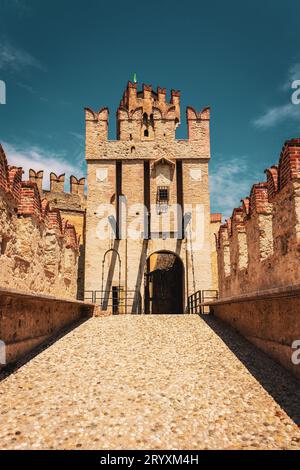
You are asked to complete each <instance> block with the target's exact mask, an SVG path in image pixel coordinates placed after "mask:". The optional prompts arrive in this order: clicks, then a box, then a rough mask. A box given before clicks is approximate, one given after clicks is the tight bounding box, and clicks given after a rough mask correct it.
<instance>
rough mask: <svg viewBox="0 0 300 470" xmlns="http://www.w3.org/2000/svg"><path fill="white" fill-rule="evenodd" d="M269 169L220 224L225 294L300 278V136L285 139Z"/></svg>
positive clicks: (221, 275) (221, 276)
mask: <svg viewBox="0 0 300 470" xmlns="http://www.w3.org/2000/svg"><path fill="white" fill-rule="evenodd" d="M265 173H266V177H267V181H266V182H260V183H257V184H254V185H253V187H252V190H251V193H250V195H249V197H246V198H245V199H243V200H242V204H241V206H240V207H238V208H235V209H234V210H233V212H232V216H231V218H230V219H228V220H227V221H226V223H225V224H223V225H222V226H221V227H220V230H219V233H218V237H217V252H218V271H219V289H220V297H221V298H227V297H234V296H237V295H240V294H244V293H249V292H257V291H262V290H266V289H270V288H276V287H284V286H292V285H296V284H298V283H299V281H300V274H299V262H300V138H299V139H298V138H297V139H293V140H289V141H287V142H285V144H284V147H283V149H282V152H281V155H280V160H279V164H278V166H276V165H274V166H272V167H271V168H268V169H267V170H266V171H265Z"/></svg>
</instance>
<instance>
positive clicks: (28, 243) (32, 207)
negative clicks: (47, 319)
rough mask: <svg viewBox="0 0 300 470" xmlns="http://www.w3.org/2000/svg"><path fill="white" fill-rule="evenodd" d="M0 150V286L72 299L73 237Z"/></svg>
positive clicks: (75, 258) (76, 247) (75, 256)
mask: <svg viewBox="0 0 300 470" xmlns="http://www.w3.org/2000/svg"><path fill="white" fill-rule="evenodd" d="M22 175H23V170H22V168H16V167H11V166H8V164H7V159H6V156H5V153H4V150H3V148H2V147H1V146H0V218H1V219H0V262H1V270H0V285H1V286H2V287H7V288H8V287H10V288H13V289H19V290H21V291H24V292H32V293H44V294H53V295H56V296H58V297H64V298H76V296H77V276H78V256H79V243H78V235H77V233H76V230H75V228H74V226H73V225H72V224H70V223H69V222H68V220H65V219H62V216H61V212H60V210H59V209H57V208H55V207H52V206H51V205H50V204H49V202H48V201H47V199H42V198H41V193H40V190H39V186H38V185H37V184H36V182H33V181H32V180H29V181H23V180H22Z"/></svg>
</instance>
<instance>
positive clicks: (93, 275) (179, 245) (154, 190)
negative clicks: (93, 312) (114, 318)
mask: <svg viewBox="0 0 300 470" xmlns="http://www.w3.org/2000/svg"><path fill="white" fill-rule="evenodd" d="M85 116H86V160H87V174H88V176H87V185H88V195H87V218H86V254H85V292H86V297H85V298H86V300H91V301H94V302H96V303H99V304H100V305H101V306H102V308H103V310H106V309H115V310H116V309H119V311H120V312H121V311H122V310H123V311H126V312H128V313H142V312H145V313H165V312H169V313H183V312H184V311H185V307H186V305H187V299H188V297H189V295H191V294H192V293H193V292H195V290H202V291H203V290H211V289H216V288H217V279H216V269H215V267H214V266H212V265H213V261H212V259H213V258H212V252H215V243H214V241H212V231H213V232H214V231H215V230H216V224H218V223H220V222H221V217H220V216H213V217H212V218H211V215H210V197H209V176H208V163H209V159H210V109H209V108H205V109H203V110H202V111H201V112H200V113H197V112H196V111H195V110H194V109H193V108H190V107H189V108H187V111H186V117H187V126H188V139H187V140H177V139H176V129H177V127H178V126H179V125H180V120H181V113H180V92H179V91H174V90H172V91H171V99H170V101H169V102H168V100H167V96H166V89H164V88H159V87H158V88H157V90H156V91H154V90H153V89H152V87H151V86H148V85H143V88H142V90H140V91H138V89H137V84H135V83H131V82H129V83H128V85H127V88H126V90H125V92H124V94H123V97H122V100H121V102H120V106H119V108H118V110H117V140H114V141H109V140H108V117H109V110H108V109H107V108H103V109H101V110H100V111H99V112H94V111H92V110H91V109H89V108H87V109H86V111H85ZM104 208H107V209H106V212H107V213H105V209H104ZM196 208H198V209H199V210H198V212H199V214H198V215H199V217H198V219H197V220H196V215H195V211H196ZM103 219H105V220H107V219H110V220H111V224H110V227H109V226H108V227H105V224H103ZM166 221H168V224H167V227H166V223H165V222H166ZM133 225H134V228H135V233H134V236H131V232H132V230H131V229H132V226H133ZM196 225H197V227H196ZM165 227H166V228H165ZM105 229H106V230H107V233H106V236H104V232H105ZM191 230H193V231H196V230H198V232H197V235H198V234H199V237H198V238H201V246H199V247H198V246H196V243H197V242H199V239H197V237H194V240H193V239H192V237H191V236H189V233H190V231H191ZM193 243H194V246H193ZM214 262H215V259H214ZM101 271H102V272H101Z"/></svg>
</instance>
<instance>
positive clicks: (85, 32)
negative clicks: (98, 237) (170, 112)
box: [0, 0, 300, 215]
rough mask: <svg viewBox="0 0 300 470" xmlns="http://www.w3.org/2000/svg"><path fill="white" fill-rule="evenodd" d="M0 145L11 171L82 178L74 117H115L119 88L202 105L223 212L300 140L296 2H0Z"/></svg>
mask: <svg viewBox="0 0 300 470" xmlns="http://www.w3.org/2000/svg"><path fill="white" fill-rule="evenodd" d="M0 16H1V22H0V80H4V81H5V83H6V86H7V104H6V105H0V141H1V142H2V143H3V145H4V148H5V150H6V152H7V154H8V157H9V160H10V163H14V164H18V165H23V166H24V168H25V169H26V170H27V169H28V168H29V167H33V168H35V169H36V170H40V169H45V170H46V171H47V170H52V169H53V170H54V171H56V172H58V173H63V172H66V173H67V175H69V174H70V173H75V174H76V175H77V176H81V175H82V174H83V173H84V172H85V162H84V114H83V108H84V107H85V106H89V107H92V108H95V109H97V110H98V109H100V108H101V107H103V106H108V107H109V108H110V119H111V120H110V137H111V138H114V133H115V111H116V108H117V106H118V103H119V101H120V98H121V95H122V92H123V89H124V87H125V86H126V83H127V81H128V80H129V79H131V78H132V76H133V73H134V72H136V73H137V77H138V81H139V82H140V83H142V82H145V83H148V84H152V85H153V87H156V86H157V85H159V86H162V87H167V88H168V90H170V89H171V88H175V89H180V90H181V93H182V118H183V124H182V126H181V129H180V130H179V132H178V137H179V138H185V137H186V127H185V123H184V121H185V107H186V106H187V105H191V106H193V107H195V108H196V109H198V110H200V109H202V108H203V107H204V106H207V105H210V106H211V108H212V161H211V165H210V172H211V191H212V210H214V211H222V212H223V213H225V215H228V214H230V212H231V210H232V208H233V207H234V206H237V205H239V201H240V198H241V197H243V196H246V195H247V194H248V193H249V190H250V188H251V185H252V184H253V183H254V182H256V181H259V180H264V174H263V171H264V169H265V168H266V167H267V166H269V165H271V164H274V163H276V162H277V161H278V157H279V153H280V150H281V146H282V144H283V142H284V141H285V140H286V139H289V138H292V137H296V136H299V135H300V105H298V106H296V105H292V104H291V94H292V90H291V83H292V81H293V80H295V79H299V80H300V44H299V17H300V2H299V1H296V0H295V1H294V0H286V1H285V2H282V1H276V0H275V1H269V0H264V1H263V2H262V1H261V0H260V1H257V0H252V1H246V0H245V1H243V2H241V1H235V0H228V1H226V2H223V1H221V0H218V1H217V0H211V1H210V2H207V1H205V2H204V1H202V0H198V1H190V0H186V1H185V2H174V1H163V0H161V1H159V2H158V1H156V0H153V1H152V2H138V3H137V2H136V3H134V2H125V1H124V2H118V1H114V2H108V1H106V2H104V1H102V0H85V1H83V0H77V1H76V0H60V1H58V0H51V1H50V0H43V1H40V0H0Z"/></svg>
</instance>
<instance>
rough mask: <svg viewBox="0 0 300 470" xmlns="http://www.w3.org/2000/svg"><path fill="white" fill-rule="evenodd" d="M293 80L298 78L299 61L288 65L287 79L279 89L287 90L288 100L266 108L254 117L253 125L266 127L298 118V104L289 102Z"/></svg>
mask: <svg viewBox="0 0 300 470" xmlns="http://www.w3.org/2000/svg"><path fill="white" fill-rule="evenodd" d="M295 80H300V63H296V64H294V65H292V66H291V67H290V69H289V71H288V74H287V79H286V81H285V83H284V84H283V86H282V87H281V88H280V89H281V91H284V92H289V94H290V96H289V97H288V102H286V104H283V105H279V106H273V107H270V108H269V109H267V110H266V111H265V112H264V113H263V114H262V115H261V116H259V117H258V118H256V119H254V121H253V124H254V126H255V127H257V128H260V129H268V128H271V127H275V126H277V125H278V124H280V123H282V122H284V121H286V120H289V119H292V120H296V121H297V120H300V106H299V105H295V104H293V103H292V102H291V98H292V94H293V91H294V90H293V89H292V83H293V82H294V81H295Z"/></svg>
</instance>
